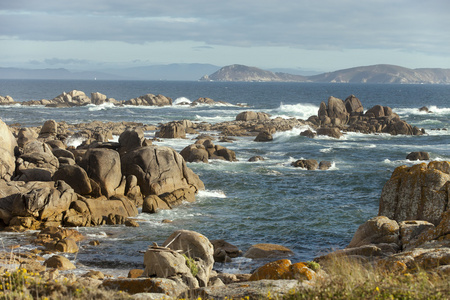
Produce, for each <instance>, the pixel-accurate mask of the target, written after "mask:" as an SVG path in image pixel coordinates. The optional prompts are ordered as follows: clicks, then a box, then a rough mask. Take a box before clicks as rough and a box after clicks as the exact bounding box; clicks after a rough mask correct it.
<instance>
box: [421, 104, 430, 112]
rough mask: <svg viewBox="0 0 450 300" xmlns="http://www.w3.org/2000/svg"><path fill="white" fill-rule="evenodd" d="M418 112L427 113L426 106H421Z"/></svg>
mask: <svg viewBox="0 0 450 300" xmlns="http://www.w3.org/2000/svg"><path fill="white" fill-rule="evenodd" d="M419 111H423V112H426V113H428V112H429V110H428V107H426V106H422V107H421V108H419Z"/></svg>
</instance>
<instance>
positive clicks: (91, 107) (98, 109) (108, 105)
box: [88, 102, 116, 111]
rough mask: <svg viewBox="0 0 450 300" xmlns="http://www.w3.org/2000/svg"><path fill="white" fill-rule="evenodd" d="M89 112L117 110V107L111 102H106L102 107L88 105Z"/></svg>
mask: <svg viewBox="0 0 450 300" xmlns="http://www.w3.org/2000/svg"><path fill="white" fill-rule="evenodd" d="M88 107H89V108H88V110H89V111H100V110H106V109H108V108H115V107H116V106H115V105H114V103H111V102H106V103H103V104H100V105H95V104H89V105H88Z"/></svg>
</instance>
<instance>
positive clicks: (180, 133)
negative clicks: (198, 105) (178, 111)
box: [157, 122, 186, 139]
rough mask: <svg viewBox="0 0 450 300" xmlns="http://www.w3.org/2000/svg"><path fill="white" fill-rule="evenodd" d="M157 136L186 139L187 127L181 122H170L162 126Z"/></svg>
mask: <svg viewBox="0 0 450 300" xmlns="http://www.w3.org/2000/svg"><path fill="white" fill-rule="evenodd" d="M157 136H158V137H160V138H166V139H185V138H186V128H185V127H184V125H183V124H182V123H181V122H170V123H167V124H166V125H162V126H161V129H160V130H159V132H158V134H157Z"/></svg>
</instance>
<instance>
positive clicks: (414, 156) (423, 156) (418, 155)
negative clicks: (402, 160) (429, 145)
mask: <svg viewBox="0 0 450 300" xmlns="http://www.w3.org/2000/svg"><path fill="white" fill-rule="evenodd" d="M406 159H409V160H430V154H429V153H428V152H423V151H419V152H411V153H409V154H408V155H407V156H406Z"/></svg>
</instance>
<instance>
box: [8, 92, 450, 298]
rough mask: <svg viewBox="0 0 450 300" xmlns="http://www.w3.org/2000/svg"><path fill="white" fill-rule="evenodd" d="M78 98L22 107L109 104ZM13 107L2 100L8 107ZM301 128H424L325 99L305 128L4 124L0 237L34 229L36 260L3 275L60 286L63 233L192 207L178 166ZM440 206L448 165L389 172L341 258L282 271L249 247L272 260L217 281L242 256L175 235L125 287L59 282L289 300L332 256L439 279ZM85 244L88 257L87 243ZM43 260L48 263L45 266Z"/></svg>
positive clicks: (112, 285)
mask: <svg viewBox="0 0 450 300" xmlns="http://www.w3.org/2000/svg"><path fill="white" fill-rule="evenodd" d="M83 95H84V93H82V92H78V91H72V92H71V93H68V94H65V93H64V94H62V95H60V96H58V97H57V98H55V99H56V100H55V99H53V100H51V101H50V102H49V103H47V102H45V101H44V100H41V101H40V102H39V103H37V102H36V103H34V102H33V103H27V104H25V103H23V104H24V105H34V104H38V105H48V106H51V107H55V105H56V106H59V105H69V106H70V105H72V104H73V105H86V104H88V103H95V104H102V103H107V102H109V103H113V104H117V103H116V102H115V101H113V100H108V98H106V96H104V95H103V96H104V97H103V96H102V95H98V93H97V94H96V93H93V94H92V95H91V98H88V97H86V96H85V95H84V96H83ZM2 98H3V97H2ZM5 98H7V97H5ZM5 98H3V99H5ZM100 99H102V100H100ZM202 99H203V100H199V103H208V102H209V103H211V102H210V101H209V100H207V98H202ZM205 99H206V100H205ZM11 100H12V99H9V98H8V100H7V101H8V102H9V103H12V102H11ZM211 100H212V99H211ZM43 101H44V102H43ZM212 101H213V100H212ZM3 102H4V101H3ZM3 102H2V103H3ZM70 103H72V104H70ZM120 105H172V101H171V99H170V98H167V97H164V96H161V95H158V96H155V97H151V96H148V95H146V96H143V97H139V98H136V99H134V100H133V101H131V100H129V101H128V102H127V103H125V102H123V103H120ZM303 125H308V126H309V128H310V129H309V130H307V131H304V132H302V133H301V134H302V135H304V136H307V137H309V138H314V137H315V136H316V135H328V136H330V137H332V138H340V137H341V136H342V135H343V134H345V132H349V131H354V132H362V133H376V134H377V133H387V134H392V135H397V134H405V135H421V134H424V130H423V129H419V128H416V127H413V126H411V125H409V124H407V123H406V122H405V121H403V120H401V119H400V118H399V116H398V115H396V114H395V113H393V112H392V109H390V108H389V107H383V106H379V105H377V106H375V107H373V108H371V109H369V110H367V111H366V112H365V113H364V109H363V106H362V104H361V102H360V101H359V99H358V98H356V97H355V96H353V95H351V96H349V97H348V98H347V99H346V100H345V101H343V100H340V99H337V98H334V97H330V98H329V99H328V103H325V102H322V103H321V105H320V109H319V111H318V114H317V116H311V117H310V118H308V120H299V119H282V118H275V119H271V118H270V116H269V115H268V114H265V113H262V112H253V111H245V112H242V113H240V114H238V115H237V116H236V120H234V121H230V122H222V123H216V124H210V123H205V122H201V123H194V122H191V121H189V120H180V121H174V122H169V123H167V124H155V125H146V124H141V123H132V122H107V123H103V122H91V123H84V124H67V123H65V122H55V121H54V120H49V121H47V122H45V124H43V125H42V126H39V127H33V128H32V127H27V128H25V127H21V126H20V124H14V125H11V126H7V125H6V124H5V123H3V122H2V121H0V152H1V155H0V161H1V164H0V165H1V168H0V179H1V180H0V225H1V228H2V230H3V231H17V232H21V231H26V230H38V231H39V232H38V233H37V235H36V239H34V240H33V243H34V244H35V245H38V249H39V250H34V251H32V252H30V253H21V254H19V253H16V252H14V251H13V250H11V252H10V253H9V255H8V253H3V254H2V255H1V257H0V261H1V262H2V265H3V268H4V269H3V271H5V272H12V270H11V268H14V267H20V268H23V269H26V270H28V271H29V272H33V273H36V274H39V276H40V277H41V278H43V280H44V281H46V282H53V283H55V282H57V281H58V280H59V281H61V280H64V278H67V274H68V273H67V272H66V271H65V272H66V273H64V275H60V274H59V273H58V271H55V270H70V269H74V268H76V266H73V265H71V263H70V262H68V261H65V259H64V257H63V256H60V255H53V254H54V253H58V252H66V253H76V252H77V251H79V246H78V245H79V244H81V243H83V242H82V241H83V239H84V238H83V236H82V235H81V234H79V232H77V231H76V230H74V229H70V228H74V227H84V226H98V225H105V224H111V225H114V224H125V225H126V226H139V223H138V222H136V220H134V217H135V216H136V215H137V214H138V211H137V208H138V207H142V211H143V212H148V213H155V212H157V211H158V210H161V209H171V208H173V207H175V206H177V205H179V204H181V203H182V202H183V201H188V202H192V201H195V194H196V193H197V192H198V191H199V190H202V189H204V184H203V182H202V181H201V179H200V178H199V176H197V175H196V174H195V173H194V172H193V171H192V170H191V169H190V168H189V167H188V166H187V164H186V162H203V163H207V162H208V161H209V160H211V159H222V160H228V161H231V162H232V161H235V160H236V154H235V153H234V151H232V150H230V149H228V148H226V147H224V146H222V145H219V144H217V143H218V142H216V141H215V140H218V141H219V143H228V142H233V137H234V136H254V137H255V141H258V142H270V141H271V140H272V139H273V138H272V134H274V133H275V132H279V131H287V130H292V129H293V128H295V127H298V126H303ZM148 131H153V132H155V139H157V138H161V139H162V138H164V139H166V138H186V133H189V134H198V137H197V139H196V141H194V142H193V144H192V145H190V146H188V147H186V148H184V149H183V150H182V151H181V152H180V153H177V152H176V151H175V150H173V149H171V148H169V147H162V146H155V145H152V140H150V139H147V138H145V136H144V132H148ZM205 132H206V133H208V134H205ZM113 136H118V141H117V142H110V140H111V139H112V137H113ZM71 138H82V139H83V140H84V141H83V143H82V144H81V145H79V146H77V147H76V148H75V147H73V146H68V143H67V142H68V141H69V140H70V139H71ZM213 140H214V141H215V142H213ZM255 160H256V158H255ZM293 165H294V166H296V167H301V168H305V169H308V170H314V169H315V168H317V167H319V168H325V169H326V168H327V167H330V164H329V162H321V163H320V164H319V163H318V162H316V161H314V160H299V161H296V162H295V163H293ZM449 201H450V163H449V162H445V161H440V162H435V161H433V162H429V163H428V164H425V163H421V164H418V165H415V166H412V167H405V166H401V167H398V168H396V169H395V171H394V172H393V174H392V176H391V179H390V180H389V181H388V182H387V183H386V185H385V186H384V188H383V191H382V192H381V198H380V209H379V214H378V216H376V217H374V218H373V219H370V220H368V221H367V222H366V223H364V224H363V225H361V226H360V227H359V229H358V230H357V232H356V233H355V235H354V237H353V239H352V241H351V242H350V244H349V245H348V247H347V248H346V249H342V250H338V251H335V252H332V253H329V254H327V255H324V256H321V257H318V258H316V260H315V262H294V263H292V262H291V261H290V260H288V259H286V257H289V255H290V250H289V249H286V248H284V247H283V246H281V245H271V244H258V245H254V246H253V247H252V248H251V249H249V251H247V252H246V253H245V254H243V255H244V256H245V257H250V258H270V259H271V260H273V261H272V262H271V263H269V264H267V265H264V266H262V267H260V268H258V269H257V270H255V271H254V272H253V273H252V274H240V275H234V274H224V273H218V272H216V271H214V270H213V266H214V262H227V261H229V260H230V259H232V258H235V257H237V256H240V255H242V253H241V251H240V249H237V248H236V247H235V246H233V245H230V244H228V243H227V242H226V241H221V240H211V241H210V240H209V239H208V238H206V237H205V236H203V235H202V234H200V233H197V232H192V231H187V230H181V231H178V232H175V233H173V235H172V236H170V237H168V238H167V240H166V241H165V242H164V243H163V245H161V246H158V245H149V248H148V249H147V251H146V252H145V254H144V255H143V265H144V266H145V269H143V270H130V273H129V275H128V277H129V278H108V277H107V276H105V274H100V273H99V272H97V271H95V270H93V271H92V272H89V273H87V274H83V275H82V276H81V277H80V276H78V275H73V276H69V277H70V278H69V279H66V280H67V282H68V284H69V283H70V284H73V285H74V289H76V287H75V283H76V282H78V283H79V282H83V285H84V286H85V287H92V288H101V289H104V290H108V289H112V290H120V291H124V292H126V293H128V294H136V295H140V294H142V293H150V292H151V293H156V295H154V296H155V297H156V296H159V297H162V296H163V295H167V296H169V297H182V296H183V295H184V296H189V297H197V296H201V297H206V298H223V297H224V296H228V297H229V298H244V297H245V296H248V295H250V296H251V297H254V298H262V297H264V296H266V295H267V290H268V289H270V290H271V292H272V293H275V294H279V295H286V293H288V291H289V290H292V289H294V290H297V291H299V290H302V289H308V288H310V287H311V286H314V284H315V282H316V281H317V280H319V279H320V278H323V277H326V276H327V274H326V272H325V271H324V270H323V269H320V268H318V264H320V265H326V264H327V261H329V260H330V259H332V258H334V257H346V258H352V259H357V260H358V261H363V262H365V263H370V264H372V265H376V266H378V267H379V268H384V269H386V270H390V271H393V272H394V271H395V272H403V273H406V272H414V271H415V270H418V269H421V270H422V269H423V270H432V271H433V272H438V273H439V274H444V275H448V274H450V268H449V265H450V210H449V204H450V203H449ZM89 246H91V247H95V243H93V244H91V245H89ZM43 254H46V255H47V256H48V255H50V254H51V255H52V256H51V257H50V258H48V259H44V258H43ZM277 259H278V260H277ZM81 278H83V279H81ZM243 282H245V284H243ZM147 296H149V295H147ZM136 297H137V296H136ZM149 297H150V296H149Z"/></svg>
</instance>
